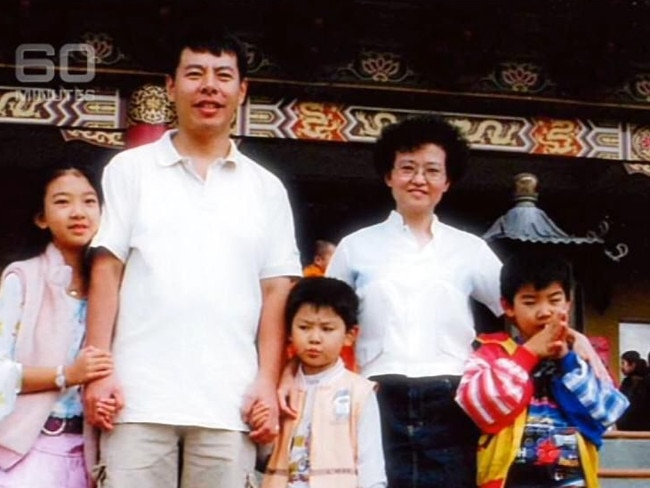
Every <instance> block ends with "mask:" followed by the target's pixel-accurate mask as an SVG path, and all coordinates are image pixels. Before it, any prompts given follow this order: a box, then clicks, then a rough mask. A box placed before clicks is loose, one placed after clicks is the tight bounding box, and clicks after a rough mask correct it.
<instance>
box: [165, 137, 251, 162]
mask: <svg viewBox="0 0 650 488" xmlns="http://www.w3.org/2000/svg"><path fill="white" fill-rule="evenodd" d="M177 132H178V130H177V129H171V130H168V131H167V132H165V133H164V134H163V135H162V137H161V138H160V139H159V141H158V142H159V144H158V156H159V157H158V162H159V163H160V164H161V165H162V166H173V165H174V164H177V163H181V162H182V161H183V159H184V158H183V156H181V155H180V154H179V152H178V151H177V150H176V147H175V146H174V144H173V143H172V137H173V136H174V135H175V134H176V133H177ZM229 142H230V150H229V151H228V154H227V155H226V157H225V158H224V161H228V162H231V163H233V164H234V165H235V166H238V165H239V164H241V162H242V161H243V157H244V155H243V154H242V153H241V152H239V149H237V146H236V145H235V143H234V141H233V140H232V139H230V141H229Z"/></svg>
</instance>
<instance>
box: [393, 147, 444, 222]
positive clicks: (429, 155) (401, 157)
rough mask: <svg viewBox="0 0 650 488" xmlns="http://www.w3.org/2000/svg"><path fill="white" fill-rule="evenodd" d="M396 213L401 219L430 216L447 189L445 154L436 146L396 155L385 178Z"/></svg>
mask: <svg viewBox="0 0 650 488" xmlns="http://www.w3.org/2000/svg"><path fill="white" fill-rule="evenodd" d="M386 184H387V185H388V186H389V187H390V189H391V191H392V194H393V199H394V200H395V203H396V207H397V211H398V212H399V213H400V214H401V215H403V216H413V215H415V216H417V215H430V214H432V213H433V211H434V209H435V208H436V205H438V202H440V200H441V199H442V195H443V194H444V193H445V192H446V191H447V190H448V189H449V179H448V178H447V169H446V154H445V151H444V150H443V149H442V148H441V147H440V146H437V145H436V144H424V145H423V146H420V147H419V148H417V149H415V150H414V151H410V152H398V153H396V155H395V163H394V165H393V169H392V170H391V172H390V173H389V174H388V175H387V176H386Z"/></svg>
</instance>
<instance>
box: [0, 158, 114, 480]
mask: <svg viewBox="0 0 650 488" xmlns="http://www.w3.org/2000/svg"><path fill="white" fill-rule="evenodd" d="M99 215H100V197H99V192H98V190H97V187H96V186H95V185H94V184H93V180H92V179H91V178H90V177H89V175H88V174H87V173H86V172H84V171H83V170H82V169H80V168H79V167H78V166H76V165H70V164H58V165H57V166H56V167H52V168H50V169H48V171H47V174H44V179H43V183H42V185H41V186H40V193H39V196H38V206H37V208H36V212H35V215H34V224H35V225H36V226H37V227H38V228H39V229H41V231H42V233H43V234H44V235H47V237H48V242H47V244H46V248H45V250H44V251H43V252H41V253H40V254H39V255H37V256H36V257H33V258H31V259H28V260H25V261H17V262H14V263H12V264H10V265H9V266H8V267H7V268H6V269H5V271H4V272H3V274H2V280H1V282H0V486H3V487H9V488H12V487H16V488H17V487H20V488H37V487H43V486H57V487H63V486H65V487H67V488H86V487H88V486H90V481H89V480H90V477H89V475H88V472H89V470H88V467H89V465H90V464H92V453H91V451H92V448H93V447H94V443H93V442H85V441H84V432H85V434H86V437H87V436H88V434H89V433H90V432H89V430H85V429H84V423H83V417H82V411H83V410H82V404H81V396H80V385H83V384H85V383H87V382H89V381H92V380H94V379H97V378H101V377H103V376H106V375H108V374H109V373H110V372H111V371H112V368H113V362H112V358H111V355H110V353H109V352H107V351H100V350H98V349H96V348H91V347H88V348H83V347H82V344H83V341H84V335H85V323H86V298H85V296H86V289H87V277H86V273H85V266H84V262H85V253H86V248H87V246H88V244H89V242H90V240H91V238H92V237H93V235H94V234H95V232H96V231H97V226H98V224H99ZM102 408H106V409H108V410H110V404H105V405H104V406H103V407H102ZM84 446H85V447H86V449H85V452H84ZM87 461H88V462H87Z"/></svg>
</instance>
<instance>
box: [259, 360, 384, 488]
mask: <svg viewBox="0 0 650 488" xmlns="http://www.w3.org/2000/svg"><path fill="white" fill-rule="evenodd" d="M374 387H375V384H374V383H373V382H371V381H368V380H366V379H365V378H362V377H361V376H359V375H357V374H354V373H351V372H350V371H348V370H343V373H342V374H341V375H340V377H339V378H337V379H336V380H333V381H332V382H330V383H328V384H325V385H322V386H319V387H318V389H317V390H316V397H315V398H314V411H313V412H312V426H311V447H310V452H309V462H310V472H309V486H310V487H311V488H332V487H336V488H357V425H358V421H359V415H360V413H361V412H362V411H363V407H364V405H365V403H366V401H367V400H368V398H369V396H370V394H371V393H372V391H373V390H374ZM304 400H305V395H304V392H302V391H301V392H298V394H297V398H295V399H292V403H293V402H296V403H293V405H299V406H300V410H299V412H298V418H297V419H289V418H287V419H286V420H284V421H283V424H282V429H281V430H280V437H279V439H278V440H277V441H276V445H275V447H274V449H273V454H272V455H271V459H270V460H269V464H268V467H267V469H266V474H265V476H264V481H263V482H262V488H286V486H287V483H288V479H289V469H288V468H289V454H290V450H291V439H292V438H293V436H294V434H295V431H296V428H297V427H298V425H299V423H300V418H301V416H302V414H303V408H304ZM346 402H347V407H346ZM345 412H349V414H347V415H346V414H345Z"/></svg>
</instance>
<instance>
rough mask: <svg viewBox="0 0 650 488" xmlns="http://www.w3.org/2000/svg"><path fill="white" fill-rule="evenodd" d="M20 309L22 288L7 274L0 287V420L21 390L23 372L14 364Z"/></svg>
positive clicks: (11, 275)
mask: <svg viewBox="0 0 650 488" xmlns="http://www.w3.org/2000/svg"><path fill="white" fill-rule="evenodd" d="M22 308H23V285H22V283H21V281H20V278H18V276H17V275H15V274H8V275H7V276H6V278H5V280H4V282H3V283H2V284H0V419H3V418H4V417H6V416H7V415H9V414H10V413H11V412H12V411H13V409H14V405H15V404H16V397H17V396H18V393H20V388H21V386H22V376H23V368H22V365H21V364H19V363H17V362H16V361H15V360H14V352H15V347H16V335H17V333H18V325H19V323H20V318H21V316H22Z"/></svg>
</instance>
